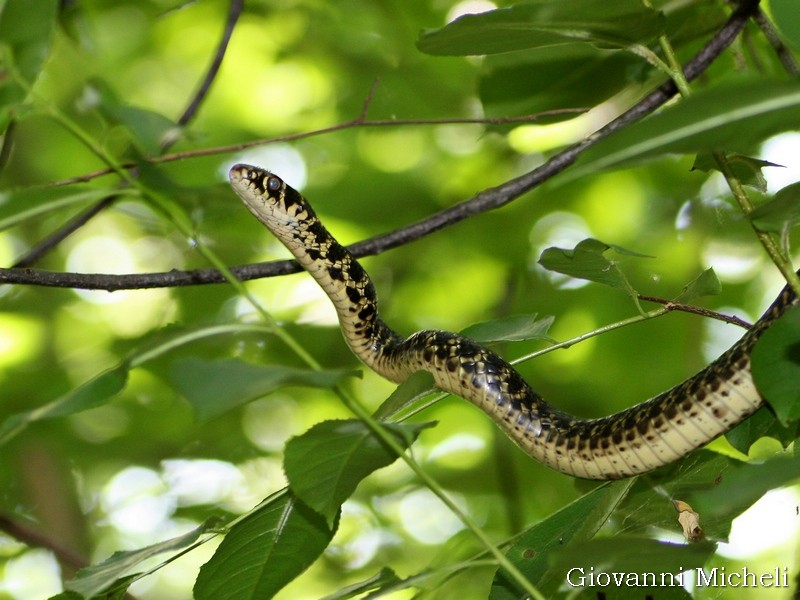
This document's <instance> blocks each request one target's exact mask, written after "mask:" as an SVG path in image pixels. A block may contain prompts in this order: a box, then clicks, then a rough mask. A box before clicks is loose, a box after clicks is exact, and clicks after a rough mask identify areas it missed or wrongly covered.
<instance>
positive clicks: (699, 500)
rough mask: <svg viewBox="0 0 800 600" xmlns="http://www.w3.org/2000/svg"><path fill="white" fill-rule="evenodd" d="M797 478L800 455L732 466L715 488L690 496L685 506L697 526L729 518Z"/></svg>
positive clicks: (798, 475)
mask: <svg viewBox="0 0 800 600" xmlns="http://www.w3.org/2000/svg"><path fill="white" fill-rule="evenodd" d="M799 478H800V454H795V455H793V456H788V455H787V456H776V457H775V458H773V459H770V460H768V461H766V462H764V463H762V464H747V463H736V464H733V465H732V466H731V468H729V469H727V470H726V471H725V475H724V476H723V477H721V478H720V481H719V485H716V486H714V487H713V488H710V489H707V490H704V491H702V492H698V493H696V494H692V495H691V498H690V499H689V504H691V506H692V508H693V509H694V510H695V511H696V512H697V513H698V514H699V515H700V520H701V521H700V523H701V524H703V523H704V522H705V521H706V520H709V521H710V520H714V519H719V518H720V517H721V516H723V517H725V518H728V519H732V518H733V516H738V515H740V514H741V513H743V512H744V511H745V510H747V509H748V508H749V507H750V506H752V505H753V504H754V503H755V502H756V501H757V500H758V499H759V498H761V497H762V496H763V495H764V494H766V493H767V492H768V491H770V490H772V489H774V488H778V487H782V486H784V485H788V484H790V483H792V482H794V481H796V480H797V479H799Z"/></svg>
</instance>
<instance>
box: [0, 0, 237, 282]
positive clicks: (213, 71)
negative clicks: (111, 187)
mask: <svg viewBox="0 0 800 600" xmlns="http://www.w3.org/2000/svg"><path fill="white" fill-rule="evenodd" d="M243 7H244V0H231V4H230V8H229V9H228V18H227V19H226V21H225V28H224V30H223V32H222V38H221V39H220V42H219V46H218V47H217V51H216V53H215V54H214V58H213V60H212V61H211V65H210V66H209V67H208V71H206V75H205V77H204V78H203V81H202V82H201V83H200V85H199V86H198V88H197V91H196V92H195V93H194V94H193V95H192V98H191V99H190V100H189V104H188V105H187V106H186V109H185V110H184V111H183V114H182V115H181V116H180V118H179V119H178V121H177V123H178V125H179V126H180V127H184V126H185V125H187V124H188V123H189V122H190V121H191V120H192V119H193V118H194V116H195V115H196V114H197V111H198V109H199V108H200V105H201V104H202V102H203V100H204V99H205V97H206V96H207V95H208V91H209V90H210V89H211V85H212V84H213V83H214V79H216V77H217V73H219V68H220V65H222V59H223V58H224V57H225V51H226V50H227V48H228V43H229V42H230V39H231V35H233V29H234V27H235V26H236V22H237V21H238V20H239V16H240V15H241V14H242V8H243ZM179 139H180V136H179V135H174V136H170V137H169V138H167V139H165V140H164V142H163V144H162V145H161V150H162V152H163V151H165V150H167V149H168V148H169V147H170V146H172V145H173V144H174V143H175V142H177V141H178V140H179ZM5 148H6V146H5V145H4V146H3V150H5ZM2 154H3V153H2V152H1V151H0V168H2V163H3V157H2ZM116 199H117V196H115V195H111V196H109V197H107V198H103V199H102V200H101V201H100V202H98V203H96V204H95V205H93V206H90V207H89V208H88V209H86V210H85V211H83V212H82V213H81V214H79V215H77V216H76V217H74V218H73V219H71V220H70V221H69V222H67V223H66V224H64V225H62V226H61V227H60V228H58V229H57V230H55V231H54V232H53V233H51V234H50V235H48V236H47V237H45V239H43V240H42V241H40V242H39V243H38V244H36V245H35V246H34V247H33V248H31V249H30V250H29V251H28V252H27V253H26V254H25V255H24V256H22V257H21V258H20V259H18V260H17V262H16V263H15V264H14V265H13V266H12V268H21V267H29V266H31V265H33V264H34V263H36V261H38V260H39V259H40V258H41V257H42V256H44V255H45V254H47V253H48V252H49V251H50V250H52V249H53V248H55V247H56V246H58V244H60V243H61V242H62V241H64V240H65V239H66V238H67V237H69V236H70V235H71V234H73V233H74V232H75V231H77V230H78V229H80V228H81V227H83V226H84V225H85V224H86V223H88V222H89V221H90V220H91V219H92V218H94V217H95V216H96V215H98V214H100V213H101V212H103V211H104V210H105V209H106V208H108V207H109V206H111V205H112V204H114V202H115V201H116Z"/></svg>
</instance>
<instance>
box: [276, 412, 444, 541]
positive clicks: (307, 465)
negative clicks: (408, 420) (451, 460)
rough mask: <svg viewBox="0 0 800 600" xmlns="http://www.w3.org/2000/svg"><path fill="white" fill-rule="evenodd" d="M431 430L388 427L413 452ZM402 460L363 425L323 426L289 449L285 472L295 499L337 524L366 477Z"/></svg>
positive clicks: (340, 423)
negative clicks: (345, 504)
mask: <svg viewBox="0 0 800 600" xmlns="http://www.w3.org/2000/svg"><path fill="white" fill-rule="evenodd" d="M428 426H429V425H397V424H392V425H390V424H387V425H383V427H384V428H385V431H386V432H387V433H389V434H390V435H392V436H393V437H394V438H395V440H396V441H397V443H398V444H400V446H401V447H402V448H407V447H408V446H410V445H411V444H412V443H413V442H414V440H415V439H416V437H417V435H418V434H419V432H420V431H421V430H422V429H424V428H426V427H428ZM396 459H397V455H396V454H395V453H394V451H392V449H391V448H389V447H388V446H387V445H385V444H384V442H383V441H382V440H381V439H380V438H378V436H377V435H375V433H374V432H373V431H372V430H370V428H369V427H367V425H366V424H365V423H363V422H362V421H358V420H347V421H323V422H322V423H319V424H317V425H315V426H314V427H312V428H311V429H309V430H308V431H307V432H305V433H304V434H302V435H299V436H297V437H295V438H292V439H291V440H289V442H288V443H287V444H286V449H285V455H284V459H283V469H284V471H285V472H286V477H287V479H288V480H289V487H290V488H291V489H292V491H293V492H294V493H295V495H296V496H297V497H298V498H300V499H301V500H302V501H303V502H305V503H306V504H307V505H308V506H310V507H311V508H312V509H314V510H315V511H316V512H318V513H319V514H321V515H323V516H324V517H325V518H326V519H327V521H328V524H329V525H330V524H332V523H333V522H334V520H335V518H336V515H338V514H339V508H340V507H341V505H342V503H343V502H344V501H345V500H347V498H349V497H350V495H351V494H352V493H353V491H355V489H356V486H357V485H358V484H359V483H360V482H361V480H362V479H364V477H366V476H367V475H369V474H370V473H372V472H373V471H375V470H377V469H380V468H381V467H385V466H387V465H390V464H391V463H393V462H394V461H395V460H396Z"/></svg>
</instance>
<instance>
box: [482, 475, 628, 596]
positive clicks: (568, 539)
mask: <svg viewBox="0 0 800 600" xmlns="http://www.w3.org/2000/svg"><path fill="white" fill-rule="evenodd" d="M635 481H636V480H635V479H628V480H624V481H615V482H613V483H606V484H603V485H601V486H599V487H597V488H595V489H594V490H592V491H591V492H589V493H588V494H585V495H584V496H581V497H580V498H578V499H577V500H575V501H574V502H572V503H570V504H568V505H567V506H565V507H564V508H562V509H561V510H559V511H558V512H556V513H554V514H553V515H551V516H549V517H548V518H546V519H545V520H544V521H541V522H540V523H537V524H536V525H534V526H533V527H531V528H529V529H528V530H526V531H525V532H524V533H522V534H521V535H520V536H518V537H517V538H516V540H515V541H514V544H513V545H512V546H511V548H510V549H509V550H508V552H506V556H507V557H508V558H509V559H510V560H511V562H512V563H513V564H514V566H516V567H517V568H518V569H519V570H520V571H521V572H522V574H523V575H525V577H526V578H527V579H528V581H530V582H532V583H533V584H534V585H536V586H537V587H540V588H545V587H546V586H548V585H551V584H553V582H554V581H556V580H558V585H560V583H561V582H562V581H563V577H562V576H561V575H563V574H554V573H552V572H551V562H550V561H551V560H552V558H553V556H554V552H555V551H557V550H559V549H560V548H563V547H564V546H565V545H568V544H572V543H578V542H582V541H585V540H588V539H591V538H592V537H593V536H594V534H595V533H597V531H598V529H600V527H602V526H603V524H604V523H605V522H606V521H607V520H608V518H609V516H610V515H611V513H612V512H613V511H614V510H615V509H616V507H617V505H618V504H619V503H620V502H621V501H622V499H623V498H624V497H625V496H626V495H627V493H628V492H629V491H630V489H631V486H633V483H634V482H635ZM548 572H550V573H549V574H548ZM489 597H490V598H491V600H512V599H518V598H519V590H517V588H516V585H515V584H514V583H513V582H512V581H511V580H510V579H509V578H508V577H507V575H506V574H505V573H503V572H498V573H497V575H496V576H495V578H494V582H493V583H492V593H491V595H490V596H489Z"/></svg>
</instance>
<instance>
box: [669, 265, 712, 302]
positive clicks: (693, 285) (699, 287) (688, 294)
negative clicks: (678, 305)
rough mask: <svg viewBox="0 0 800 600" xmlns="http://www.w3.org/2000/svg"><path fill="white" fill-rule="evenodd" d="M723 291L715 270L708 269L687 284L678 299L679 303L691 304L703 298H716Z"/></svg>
mask: <svg viewBox="0 0 800 600" xmlns="http://www.w3.org/2000/svg"><path fill="white" fill-rule="evenodd" d="M721 291H722V284H721V283H720V282H719V278H718V277H717V274H716V273H715V272H714V269H713V268H708V269H706V270H705V271H703V272H702V273H700V275H698V276H697V277H695V278H694V279H692V280H691V281H690V282H689V283H687V284H686V285H685V286H684V288H683V291H682V292H681V293H680V294H679V295H678V297H677V298H676V300H677V301H679V302H691V301H692V300H694V299H696V298H702V297H703V296H716V295H717V294H719V293H720V292H721Z"/></svg>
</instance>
